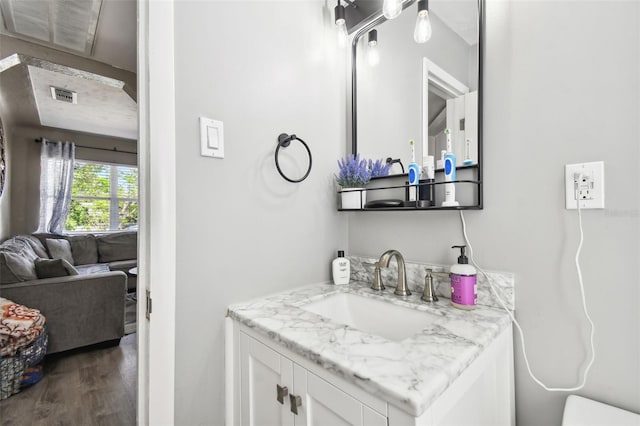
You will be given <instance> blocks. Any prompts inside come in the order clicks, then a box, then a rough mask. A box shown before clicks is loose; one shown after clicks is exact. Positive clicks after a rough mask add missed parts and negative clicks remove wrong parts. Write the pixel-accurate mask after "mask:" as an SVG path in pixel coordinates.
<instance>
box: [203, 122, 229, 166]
mask: <svg viewBox="0 0 640 426" xmlns="http://www.w3.org/2000/svg"><path fill="white" fill-rule="evenodd" d="M200 155H201V156H203V157H213V158H224V124H223V123H222V121H218V120H212V119H211V118H206V117H200Z"/></svg>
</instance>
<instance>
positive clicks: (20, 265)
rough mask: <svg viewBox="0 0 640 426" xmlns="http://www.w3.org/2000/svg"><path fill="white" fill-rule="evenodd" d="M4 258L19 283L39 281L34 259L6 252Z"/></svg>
mask: <svg viewBox="0 0 640 426" xmlns="http://www.w3.org/2000/svg"><path fill="white" fill-rule="evenodd" d="M4 257H5V262H6V264H7V267H8V269H9V270H10V271H11V272H12V274H13V276H14V277H15V278H17V279H18V281H31V280H37V279H38V275H37V274H36V267H35V264H34V260H35V259H34V258H32V257H28V256H24V255H22V254H18V253H10V252H5V253H4Z"/></svg>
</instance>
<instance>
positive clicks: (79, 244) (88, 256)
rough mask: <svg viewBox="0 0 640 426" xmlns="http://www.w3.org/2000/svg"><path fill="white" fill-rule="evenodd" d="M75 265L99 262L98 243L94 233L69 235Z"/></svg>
mask: <svg viewBox="0 0 640 426" xmlns="http://www.w3.org/2000/svg"><path fill="white" fill-rule="evenodd" d="M68 240H69V244H70V245H71V254H72V255H73V263H74V264H75V265H89V264H93V263H98V243H97V241H96V237H95V235H93V234H84V235H74V236H71V237H68Z"/></svg>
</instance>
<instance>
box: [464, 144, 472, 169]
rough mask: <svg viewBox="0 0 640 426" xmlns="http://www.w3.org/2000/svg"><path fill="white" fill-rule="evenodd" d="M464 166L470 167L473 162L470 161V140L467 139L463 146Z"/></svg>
mask: <svg viewBox="0 0 640 426" xmlns="http://www.w3.org/2000/svg"><path fill="white" fill-rule="evenodd" d="M462 164H463V165H465V166H470V165H472V164H473V160H472V159H471V138H467V139H466V140H465V144H464V161H463V162H462Z"/></svg>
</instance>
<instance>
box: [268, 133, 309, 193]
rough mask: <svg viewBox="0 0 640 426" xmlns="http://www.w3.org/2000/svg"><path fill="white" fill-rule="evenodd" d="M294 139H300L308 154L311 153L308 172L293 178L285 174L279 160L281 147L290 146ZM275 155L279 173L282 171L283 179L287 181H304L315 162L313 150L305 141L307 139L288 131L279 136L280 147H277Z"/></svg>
mask: <svg viewBox="0 0 640 426" xmlns="http://www.w3.org/2000/svg"><path fill="white" fill-rule="evenodd" d="M293 140H297V141H299V142H300V143H301V144H302V145H303V146H304V147H305V149H306V150H307V154H308V155H309V168H308V169H307V172H306V173H305V174H304V176H302V177H301V178H300V179H291V178H290V177H288V176H287V175H285V174H284V173H283V172H282V169H280V162H279V161H278V154H279V153H280V148H281V147H282V148H286V147H288V146H289V145H290V144H291V141H293ZM275 157H276V169H278V173H280V176H282V177H283V179H284V180H286V181H287V182H291V183H298V182H302V181H303V180H305V179H306V178H307V176H309V173H311V164H312V163H313V159H312V157H311V150H310V149H309V146H308V145H307V144H306V143H305V141H303V140H302V139H300V138H299V137H297V136H296V135H288V134H286V133H281V134H280V135H279V136H278V147H277V148H276V154H275Z"/></svg>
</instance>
